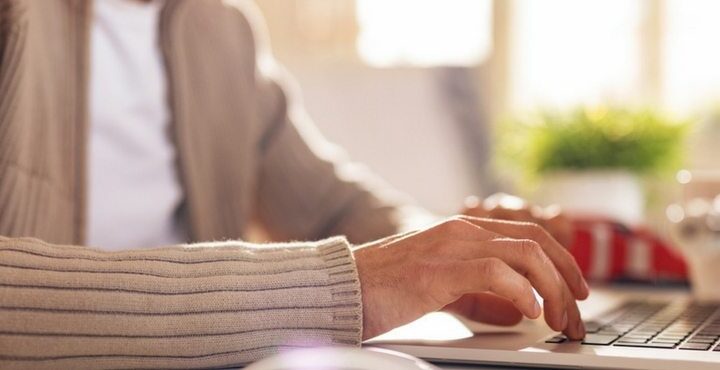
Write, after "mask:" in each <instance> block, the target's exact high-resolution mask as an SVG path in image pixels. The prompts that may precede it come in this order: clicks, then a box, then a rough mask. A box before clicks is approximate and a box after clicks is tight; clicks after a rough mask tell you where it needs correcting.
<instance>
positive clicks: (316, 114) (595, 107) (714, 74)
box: [257, 0, 720, 230]
mask: <svg viewBox="0 0 720 370" xmlns="http://www.w3.org/2000/svg"><path fill="white" fill-rule="evenodd" d="M257 3H258V5H259V6H260V8H261V10H262V11H263V13H264V16H265V18H266V20H267V23H268V28H269V31H270V35H271V40H272V45H273V50H274V52H275V54H276V57H277V58H278V60H279V61H280V62H281V63H282V64H284V65H285V66H286V67H287V68H288V69H289V70H290V72H291V73H292V74H293V75H294V76H295V77H296V79H297V80H298V82H299V86H300V87H301V90H302V92H303V96H304V100H305V105H306V107H307V109H308V111H309V113H310V115H311V116H312V118H313V119H314V121H315V122H316V124H317V125H318V126H319V127H320V129H321V131H322V132H323V133H324V134H325V136H326V137H327V138H328V139H330V140H331V141H333V142H335V143H338V144H339V145H340V146H342V147H343V148H344V149H345V150H346V151H347V152H348V153H349V155H350V157H351V158H352V159H353V160H356V161H359V162H362V163H364V164H366V165H368V167H370V168H371V169H372V170H373V171H374V172H376V173H378V174H379V175H380V176H381V177H383V178H384V179H385V180H387V181H388V182H390V183H391V184H392V185H393V186H394V187H396V188H398V189H401V190H402V191H405V192H407V193H409V194H410V195H411V196H413V197H414V198H415V199H416V200H417V201H418V202H419V203H420V204H421V205H423V206H425V207H427V208H428V209H430V210H432V211H435V212H438V213H441V214H451V213H455V212H457V211H458V206H459V205H460V204H461V203H462V201H463V199H464V198H465V196H466V195H468V194H479V195H488V194H490V193H493V192H496V191H500V190H501V191H507V192H514V193H518V192H519V193H520V194H522V195H525V196H528V197H530V198H531V199H533V200H535V201H536V202H539V203H550V202H556V201H561V202H562V203H566V204H563V205H565V206H566V207H568V208H571V209H576V210H578V211H583V210H586V209H588V208H590V209H600V211H601V212H606V216H608V217H612V218H614V219H618V220H621V221H624V222H626V223H628V224H643V223H645V224H650V225H653V227H654V228H655V229H658V230H662V229H663V227H664V225H665V224H666V222H667V219H668V217H669V216H671V217H670V218H672V217H675V218H677V212H678V208H677V207H675V208H672V207H670V208H668V207H669V205H670V204H673V203H674V202H682V199H679V198H680V197H682V196H684V195H686V194H684V193H683V190H682V188H681V187H682V184H687V183H690V182H692V181H691V179H692V178H693V176H695V178H697V176H700V177H701V178H703V179H710V180H711V182H712V181H714V180H713V179H715V176H716V172H715V171H717V170H719V169H720V161H718V160H717V158H720V151H719V150H718V147H720V145H717V144H718V143H720V109H719V108H720V48H718V47H717V46H713V45H716V44H715V43H716V42H717V41H716V40H717V36H718V35H720V22H718V21H717V20H718V15H719V14H720V2H718V1H716V0H582V1H578V0H544V1H533V0H494V1H493V0H333V1H327V0H259V1H257ZM681 169H686V171H683V172H680V175H678V171H679V170H681ZM695 183H697V181H695ZM553 189H554V190H553ZM558 189H560V190H558ZM573 189H574V190H573ZM578 189H579V190H578ZM598 207H600V208H598ZM681 208H682V203H681ZM668 212H670V214H669V215H668ZM672 212H675V214H672Z"/></svg>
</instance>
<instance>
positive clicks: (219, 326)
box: [0, 238, 362, 369]
mask: <svg viewBox="0 0 720 370" xmlns="http://www.w3.org/2000/svg"><path fill="white" fill-rule="evenodd" d="M361 329H362V307H361V299H360V287H359V281H358V276H357V271H356V268H355V263H354V260H353V257H352V254H351V252H350V249H349V245H348V243H347V241H346V240H345V239H344V238H332V239H327V240H324V241H320V242H315V243H308V242H301V243H300V242H298V243H291V244H271V245H253V244H248V243H242V242H236V241H227V242H215V243H202V244H194V245H187V246H180V247H169V248H162V249H151V250H134V251H126V252H101V251H96V250H91V249H87V248H84V247H77V246H57V245H49V244H46V243H44V242H42V241H39V240H36V239H12V238H0V368H2V369H16V368H23V369H25V368H27V369H43V368H54V369H57V368H65V369H80V368H200V367H202V368H205V367H225V366H233V365H241V364H245V363H247V362H250V361H253V360H256V359H259V358H262V357H265V356H267V355H270V354H272V353H275V352H277V351H282V350H284V349H290V348H294V347H304V346H323V345H337V344H341V345H358V344H359V343H360V341H361V337H362V333H361Z"/></svg>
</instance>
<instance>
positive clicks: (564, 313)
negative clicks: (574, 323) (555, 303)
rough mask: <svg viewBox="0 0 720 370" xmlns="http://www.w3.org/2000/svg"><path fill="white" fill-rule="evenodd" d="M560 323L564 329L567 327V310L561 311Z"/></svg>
mask: <svg viewBox="0 0 720 370" xmlns="http://www.w3.org/2000/svg"><path fill="white" fill-rule="evenodd" d="M561 325H562V328H563V330H564V329H565V328H567V326H568V315H567V311H565V312H563V317H562V324H561Z"/></svg>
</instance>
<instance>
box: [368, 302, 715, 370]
mask: <svg viewBox="0 0 720 370" xmlns="http://www.w3.org/2000/svg"><path fill="white" fill-rule="evenodd" d="M688 305H691V306H690V307H694V308H692V310H691V311H681V310H680V308H681V307H685V306H688ZM696 306H697V307H696ZM634 307H639V308H634ZM656 307H657V312H656V311H652V310H655V308H656ZM718 307H720V305H717V304H705V303H703V304H701V305H696V304H694V303H693V302H691V301H690V297H689V295H688V294H687V293H686V292H684V291H668V290H654V291H648V289H647V288H643V289H637V288H635V289H634V288H623V289H618V288H613V289H597V288H596V289H593V291H592V293H591V296H590V298H589V299H588V300H586V301H584V302H581V303H580V309H581V311H582V314H583V319H584V321H586V322H591V323H592V325H590V326H596V327H595V328H592V329H591V330H589V331H595V332H596V333H594V334H593V333H591V334H589V339H588V340H590V341H591V342H592V341H595V340H598V339H599V342H603V343H605V342H607V344H601V345H597V344H583V343H581V342H574V341H563V340H562V337H559V338H558V337H557V335H558V334H559V333H555V332H553V331H551V330H550V329H549V328H548V327H547V325H545V323H544V322H543V321H542V319H539V320H525V321H523V322H522V323H521V324H519V325H517V326H515V327H511V328H504V327H496V326H488V325H482V324H477V323H472V322H463V321H461V320H459V319H457V318H455V317H454V316H451V315H448V314H444V313H433V314H430V315H426V316H425V317H423V318H421V319H419V320H417V321H415V322H413V323H411V324H408V325H406V326H404V327H401V328H398V329H396V330H393V331H392V332H390V333H387V334H385V335H383V336H381V337H378V338H376V339H373V340H371V341H368V342H367V343H366V345H368V346H377V347H383V348H388V349H393V350H397V351H401V352H405V353H408V354H411V355H414V356H417V357H420V358H423V359H426V360H429V361H432V362H442V363H471V364H491V365H505V366H521V367H546V368H547V367H551V368H571V369H578V368H579V369H657V370H661V369H662V370H676V369H693V370H704V369H708V370H709V369H720V334H718V336H717V337H714V336H713V335H714V332H715V331H714V330H717V329H718V328H720V308H718ZM631 309H634V310H635V311H631ZM648 310H650V311H648ZM681 312H690V313H687V314H685V313H682V315H683V316H678V317H675V316H673V315H676V314H681ZM646 313H647V315H646V316H647V319H645V318H643V316H642V315H645V314H646ZM623 315H624V316H623ZM697 315H700V318H699V319H697ZM638 320H640V321H639V322H636V321H638ZM693 320H694V321H693ZM698 322H701V323H700V324H697V323H698ZM696 324H697V325H696ZM614 328H618V329H619V330H620V331H625V334H622V335H620V334H618V337H617V338H616V339H612V337H608V336H607V335H608V333H610V334H612V333H613V331H612V330H611V329H614ZM589 329H590V328H589ZM608 330H610V331H608ZM655 331H657V333H656V334H653V332H655ZM681 331H687V332H689V334H686V335H685V336H684V337H683V334H682V333H680V332H681ZM690 332H691V333H690ZM631 334H632V335H635V334H637V335H635V336H632V335H631ZM641 335H645V336H647V339H645V337H643V336H641ZM653 336H654V337H653ZM620 340H622V342H621V341H620ZM643 340H646V342H648V343H646V344H642V343H641V342H642V341H643ZM696 340H697V341H699V343H696V342H695V341H696ZM673 341H676V343H675V344H673V343H672V342H673ZM554 342H555V343H554ZM626 342H627V343H626ZM634 342H637V343H638V344H637V345H634ZM665 343H666V344H665ZM705 344H707V346H705ZM654 347H662V348H654ZM705 347H707V348H705ZM703 348H705V349H703ZM715 348H718V350H717V351H714V349H715Z"/></svg>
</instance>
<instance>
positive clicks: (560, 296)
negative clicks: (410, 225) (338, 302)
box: [353, 216, 589, 339]
mask: <svg viewBox="0 0 720 370" xmlns="http://www.w3.org/2000/svg"><path fill="white" fill-rule="evenodd" d="M353 254H354V256H355V260H356V263H357V268H358V274H359V278H360V285H361V289H362V301H363V316H364V320H363V339H368V338H372V337H375V336H377V335H380V334H382V333H384V332H387V331H389V330H391V329H393V328H395V327H398V326H400V325H403V324H406V323H408V322H411V321H413V320H415V319H417V318H419V317H421V316H422V315H424V314H426V313H429V312H433V311H436V310H440V309H442V308H444V307H447V309H448V310H450V311H453V312H456V313H459V314H461V315H465V316H467V317H468V318H470V319H477V320H480V321H485V322H492V323H498V324H513V323H516V322H517V321H518V320H519V316H520V315H524V316H527V317H529V318H532V319H535V318H537V317H539V316H540V314H541V308H540V306H539V305H538V302H537V300H536V298H535V295H534V293H533V288H535V289H536V290H537V291H538V293H539V294H540V295H541V296H542V297H543V299H544V311H545V321H546V322H547V324H548V325H549V326H550V327H551V328H552V329H554V330H557V331H562V332H564V333H565V334H566V335H567V336H568V337H570V338H572V339H580V338H582V337H584V335H585V328H584V326H583V323H582V321H581V318H580V312H579V310H578V307H577V304H576V302H575V300H576V299H585V298H586V297H587V296H588V294H589V291H588V287H587V284H586V283H585V280H584V279H583V278H582V275H581V274H580V269H579V268H578V266H577V264H576V263H575V260H574V259H573V258H572V256H571V255H570V254H569V253H568V252H567V251H566V250H565V248H563V247H562V246H561V245H560V244H559V243H558V242H557V241H555V239H553V238H552V237H551V236H550V235H549V234H548V233H547V232H546V231H545V230H544V229H543V228H542V227H540V226H538V225H536V224H532V223H522V222H514V221H504V220H494V219H480V218H474V217H468V216H458V217H455V218H451V219H448V220H446V221H443V222H441V223H439V224H437V225H435V226H432V227H430V228H428V229H424V230H421V231H416V232H410V233H406V234H401V235H396V236H392V237H389V238H386V239H382V240H379V241H375V242H372V243H369V244H366V245H363V246H360V247H358V248H356V249H355V250H354V251H353ZM481 305H487V306H483V307H481ZM506 310H507V311H508V312H509V314H503V313H501V311H506ZM513 315H515V316H513Z"/></svg>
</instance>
